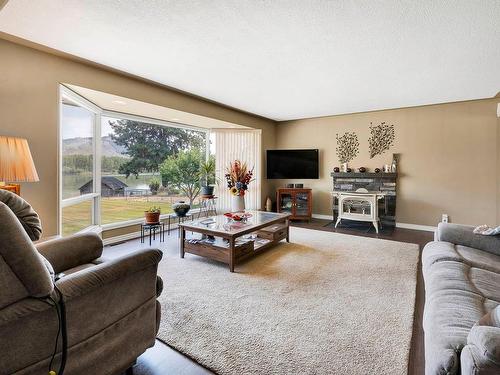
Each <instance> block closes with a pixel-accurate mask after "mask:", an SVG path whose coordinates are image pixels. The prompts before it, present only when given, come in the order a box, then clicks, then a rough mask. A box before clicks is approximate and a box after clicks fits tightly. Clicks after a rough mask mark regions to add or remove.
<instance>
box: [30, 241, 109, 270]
mask: <svg viewBox="0 0 500 375" xmlns="http://www.w3.org/2000/svg"><path fill="white" fill-rule="evenodd" d="M35 246H36V248H37V250H38V251H39V252H40V253H41V254H42V255H43V256H44V257H45V258H46V259H47V260H48V261H49V262H50V264H52V267H53V268H54V271H55V272H56V273H59V272H63V271H65V270H67V269H70V268H73V267H77V266H79V265H81V264H85V263H91V262H92V261H93V260H94V259H96V258H99V257H100V256H101V255H102V247H103V245H102V240H101V238H100V237H99V236H98V235H97V234H95V233H84V234H77V235H74V236H70V237H65V238H58V239H55V240H50V241H47V242H42V243H39V244H36V245H35Z"/></svg>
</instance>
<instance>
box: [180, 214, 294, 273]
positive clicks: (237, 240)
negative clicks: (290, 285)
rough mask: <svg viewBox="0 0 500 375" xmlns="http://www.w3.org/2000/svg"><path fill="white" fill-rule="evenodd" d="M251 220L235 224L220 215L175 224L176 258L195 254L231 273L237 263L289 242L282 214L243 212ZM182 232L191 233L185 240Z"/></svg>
mask: <svg viewBox="0 0 500 375" xmlns="http://www.w3.org/2000/svg"><path fill="white" fill-rule="evenodd" d="M246 212H247V213H250V214H251V215H252V216H251V217H250V218H248V219H247V220H246V221H245V222H235V221H233V220H231V219H229V218H227V217H226V216H224V215H218V216H212V217H208V218H202V219H197V220H193V221H190V222H184V223H181V224H179V230H180V241H181V242H180V256H181V258H184V254H185V253H191V254H196V255H199V256H202V257H205V258H210V259H213V260H216V261H219V262H223V263H226V264H228V265H229V270H230V271H231V272H234V267H235V265H236V264H237V263H239V262H241V261H242V260H244V259H247V258H249V257H252V256H254V255H257V254H259V253H260V252H262V251H264V250H266V249H269V248H270V247H272V246H274V245H276V244H277V243H278V242H280V241H282V240H286V241H287V242H289V237H290V225H289V220H288V218H289V216H290V214H286V213H274V212H262V211H246ZM186 232H193V233H196V234H197V235H194V236H193V237H192V238H186Z"/></svg>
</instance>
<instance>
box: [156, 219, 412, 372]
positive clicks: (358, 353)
mask: <svg viewBox="0 0 500 375" xmlns="http://www.w3.org/2000/svg"><path fill="white" fill-rule="evenodd" d="M291 241H292V243H289V244H287V243H283V244H280V245H279V246H277V247H275V248H273V249H270V250H269V251H268V252H266V253H263V254H261V255H260V256H258V257H255V258H253V259H252V260H250V261H248V262H247V263H245V264H242V265H240V266H237V268H236V273H230V272H229V270H228V269H227V266H225V265H222V264H219V263H215V262H211V261H209V260H205V259H203V258H200V257H197V256H195V255H190V254H186V258H185V259H180V258H179V257H177V256H176V257H173V256H166V257H165V258H164V259H163V260H162V262H161V264H160V270H159V273H160V275H161V276H162V277H163V280H164V282H165V288H164V291H163V294H162V296H161V297H160V301H161V303H162V306H163V308H162V310H163V311H162V314H163V316H162V321H161V326H160V332H159V338H160V339H161V340H163V341H164V342H166V343H167V344H168V345H170V346H172V347H174V348H176V349H178V350H179V351H181V352H183V353H185V354H187V355H188V356H190V357H192V358H193V359H195V360H196V361H198V362H199V363H201V364H202V365H204V366H206V367H208V368H210V369H212V370H213V371H215V372H217V373H219V374H363V375H366V374H405V373H406V372H407V366H408V357H409V349H410V341H411V334H412V324H413V311H414V303H415V288H416V271H417V263H418V246H417V245H412V244H406V243H401V242H394V241H385V240H377V239H371V238H363V237H356V236H349V235H343V234H337V233H330V232H324V231H316V230H309V229H301V228H292V230H291Z"/></svg>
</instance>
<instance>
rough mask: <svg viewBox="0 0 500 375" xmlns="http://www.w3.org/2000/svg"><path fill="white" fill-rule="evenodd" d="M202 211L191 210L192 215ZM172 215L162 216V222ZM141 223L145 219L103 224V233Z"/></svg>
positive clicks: (197, 209)
mask: <svg viewBox="0 0 500 375" xmlns="http://www.w3.org/2000/svg"><path fill="white" fill-rule="evenodd" d="M199 211H200V209H199V208H194V209H192V210H190V211H189V212H191V213H195V214H196V213H198V212H199ZM169 215H171V214H163V215H160V220H165V219H167V218H168V216H169ZM141 223H144V218H143V217H142V218H139V219H133V220H127V221H120V222H117V223H111V224H103V225H101V228H102V231H107V230H113V229H120V228H126V227H131V226H134V225H139V224H141Z"/></svg>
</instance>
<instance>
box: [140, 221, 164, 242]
mask: <svg viewBox="0 0 500 375" xmlns="http://www.w3.org/2000/svg"><path fill="white" fill-rule="evenodd" d="M156 231H158V237H159V239H160V242H165V223H164V222H159V223H154V224H147V223H141V243H144V237H146V233H148V234H149V246H151V235H152V237H153V240H156Z"/></svg>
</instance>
